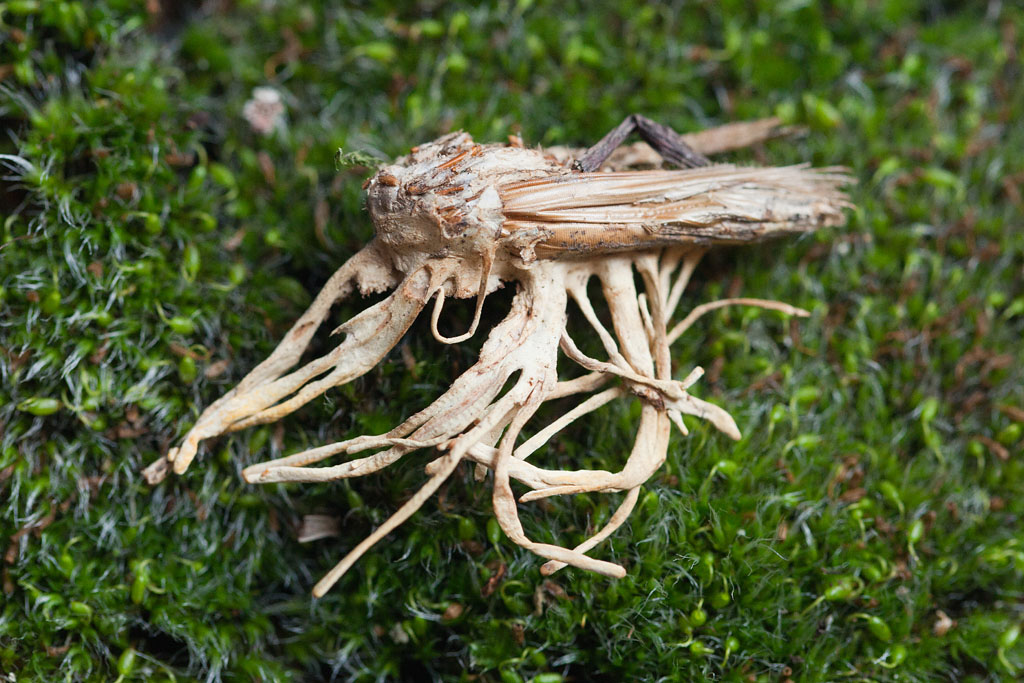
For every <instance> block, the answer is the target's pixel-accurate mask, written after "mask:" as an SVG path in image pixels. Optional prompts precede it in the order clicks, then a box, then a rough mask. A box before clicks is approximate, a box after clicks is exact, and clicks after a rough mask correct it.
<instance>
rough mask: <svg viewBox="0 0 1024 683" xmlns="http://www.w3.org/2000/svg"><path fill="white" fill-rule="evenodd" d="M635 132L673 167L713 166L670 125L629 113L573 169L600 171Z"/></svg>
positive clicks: (590, 171)
mask: <svg viewBox="0 0 1024 683" xmlns="http://www.w3.org/2000/svg"><path fill="white" fill-rule="evenodd" d="M634 132H635V133H639V134H640V137H641V138H643V141H644V142H646V143H647V144H649V145H650V146H651V147H653V148H654V149H655V150H656V151H657V152H658V154H660V155H661V156H662V158H664V159H665V161H667V162H668V163H670V164H672V165H673V166H678V167H679V168H696V167H698V166H707V165H708V164H710V163H711V162H710V161H708V158H707V157H705V156H704V155H703V154H700V153H699V152H697V151H695V150H694V149H693V148H692V147H690V145H688V144H686V140H684V139H683V136H682V135H680V134H679V133H677V132H675V131H674V130H672V129H671V128H669V127H668V126H663V125H662V124H660V123H658V122H657V121H652V120H651V119H649V118H647V117H646V116H642V115H640V114H630V115H629V116H627V117H626V118H625V119H624V120H623V121H622V123H620V124H619V125H618V126H616V127H615V128H613V129H612V130H611V131H610V132H609V133H608V134H607V135H605V136H604V137H603V138H601V139H600V141H598V143H597V144H596V145H594V146H593V147H591V148H590V149H588V150H587V151H586V152H585V153H584V154H583V156H582V157H580V158H579V159H577V160H576V162H575V163H574V164H573V167H574V168H575V169H576V170H578V171H583V172H585V173H593V172H594V171H597V170H598V169H600V168H601V164H603V163H604V162H605V161H606V160H607V159H608V157H609V156H611V154H612V152H614V151H615V148H617V147H618V146H619V145H621V144H622V143H623V142H624V141H625V140H626V138H628V137H629V136H630V135H632V134H633V133H634Z"/></svg>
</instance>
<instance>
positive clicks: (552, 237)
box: [499, 164, 851, 256]
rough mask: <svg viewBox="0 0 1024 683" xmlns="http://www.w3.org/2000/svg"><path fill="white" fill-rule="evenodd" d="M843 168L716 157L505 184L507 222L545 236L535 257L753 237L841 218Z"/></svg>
mask: <svg viewBox="0 0 1024 683" xmlns="http://www.w3.org/2000/svg"><path fill="white" fill-rule="evenodd" d="M849 182H850V177H849V176H848V175H846V173H845V172H844V170H843V169H841V168H820V169H813V168H809V167H808V166H806V165H802V166H784V167H767V168H759V167H743V166H735V165H732V164H718V165H713V166H706V167H701V168H694V169H686V170H663V171H628V172H617V173H566V174H564V175H552V176H548V177H544V178H537V179H532V180H527V181H522V182H516V183H510V184H508V185H505V186H502V187H500V188H499V194H500V195H501V199H502V204H503V211H504V215H505V219H506V220H505V228H506V229H507V230H509V231H513V232H515V231H521V230H527V231H531V232H534V233H537V234H538V235H540V236H541V238H540V239H539V241H538V242H537V250H538V255H547V256H558V255H560V254H564V253H574V252H575V253H593V252H610V251H621V250H629V249H637V248H644V247H648V246H650V247H655V246H659V245H665V244H673V243H676V244H678V243H703V244H708V243H711V244H714V243H735V242H752V241H757V240H761V239H765V238H768V237H774V236H781V235H784V234H791V233H800V232H808V231H813V230H817V229H818V228H822V227H825V226H830V225H838V224H841V223H843V222H844V220H845V218H844V216H843V209H844V208H848V207H850V206H851V204H850V202H849V200H848V199H847V197H846V195H845V194H844V193H843V192H842V190H841V189H840V188H841V187H842V186H843V185H845V184H847V183H849Z"/></svg>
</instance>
